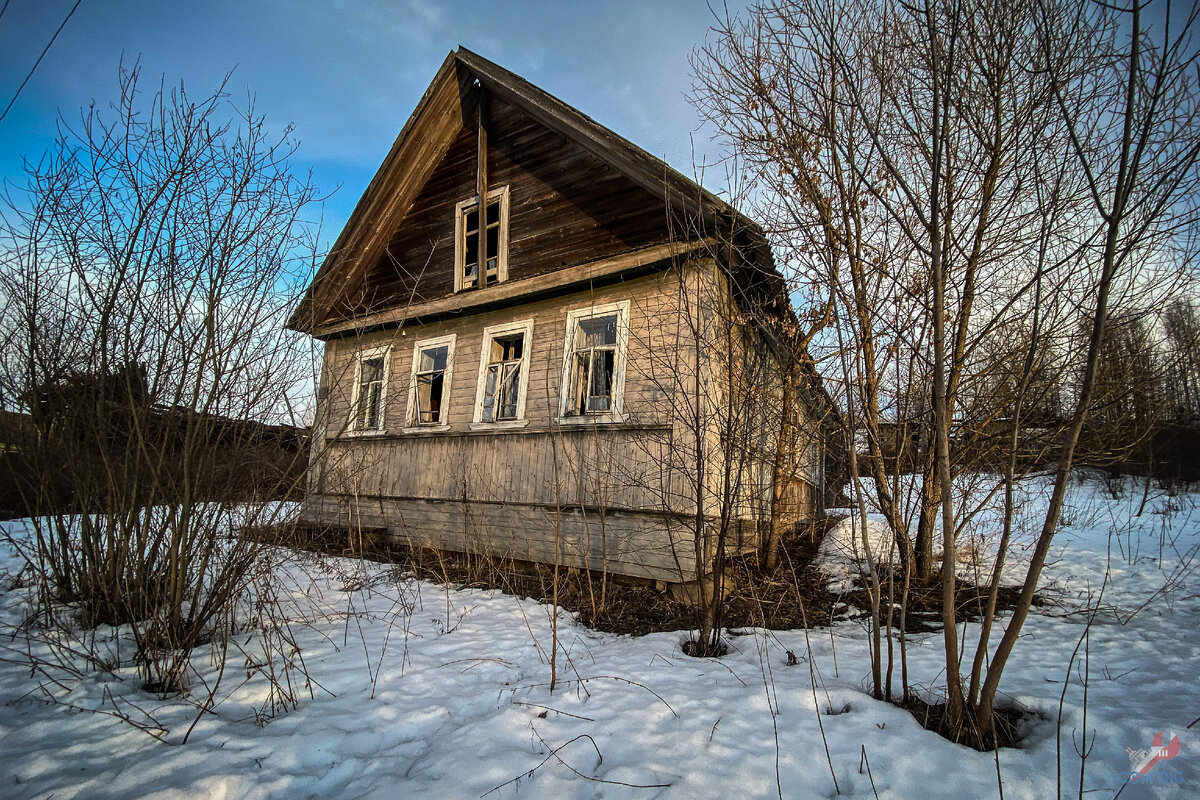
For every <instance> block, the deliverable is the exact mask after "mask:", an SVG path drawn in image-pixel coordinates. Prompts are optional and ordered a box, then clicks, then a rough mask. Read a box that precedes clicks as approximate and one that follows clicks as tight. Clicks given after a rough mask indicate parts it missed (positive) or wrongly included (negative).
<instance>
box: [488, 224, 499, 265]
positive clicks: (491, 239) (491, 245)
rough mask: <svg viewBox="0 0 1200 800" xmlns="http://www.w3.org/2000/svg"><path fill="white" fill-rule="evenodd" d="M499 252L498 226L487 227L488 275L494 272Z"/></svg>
mask: <svg viewBox="0 0 1200 800" xmlns="http://www.w3.org/2000/svg"><path fill="white" fill-rule="evenodd" d="M499 254H500V228H499V227H495V228H488V230H487V255H488V259H487V269H488V275H494V274H495V273H496V265H497V263H499V262H498V260H497V257H498V256H499Z"/></svg>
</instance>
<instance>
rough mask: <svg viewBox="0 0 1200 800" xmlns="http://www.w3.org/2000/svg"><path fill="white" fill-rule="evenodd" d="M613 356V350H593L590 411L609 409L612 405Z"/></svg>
mask: <svg viewBox="0 0 1200 800" xmlns="http://www.w3.org/2000/svg"><path fill="white" fill-rule="evenodd" d="M613 356H614V353H613V351H612V350H594V351H592V370H591V377H590V380H589V382H588V403H587V410H588V411H608V410H609V409H610V408H611V407H612V381H613Z"/></svg>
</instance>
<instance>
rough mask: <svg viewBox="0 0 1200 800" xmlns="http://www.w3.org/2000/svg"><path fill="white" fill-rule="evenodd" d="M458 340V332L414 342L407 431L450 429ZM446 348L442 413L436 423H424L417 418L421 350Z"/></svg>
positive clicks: (409, 381)
mask: <svg viewBox="0 0 1200 800" xmlns="http://www.w3.org/2000/svg"><path fill="white" fill-rule="evenodd" d="M457 341H458V335H457V334H453V333H450V334H446V335H445V336H435V337H433V338H431V339H418V340H417V341H415V342H413V354H412V367H411V369H410V370H409V376H408V409H407V411H406V413H405V418H404V419H405V427H404V432H405V433H438V432H441V431H448V430H450V421H449V419H448V418H447V417H448V415H449V412H450V387H451V385H452V383H453V378H454V347H455V344H456V343H457ZM443 346H444V347H445V348H446V369H445V370H444V375H445V377H444V378H443V379H442V414H441V419H440V420H438V422H436V423H432V424H422V423H421V421H420V420H419V419H418V418H417V365H418V364H419V363H420V359H421V351H423V350H431V349H433V348H437V347H443Z"/></svg>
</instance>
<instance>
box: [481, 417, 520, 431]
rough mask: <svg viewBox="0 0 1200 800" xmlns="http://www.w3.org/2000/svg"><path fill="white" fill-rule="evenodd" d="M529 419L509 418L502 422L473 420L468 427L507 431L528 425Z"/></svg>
mask: <svg viewBox="0 0 1200 800" xmlns="http://www.w3.org/2000/svg"><path fill="white" fill-rule="evenodd" d="M528 425H529V420H527V419H507V420H502V421H500V422H472V423H471V424H470V425H469V426H468V427H469V428H470V429H471V430H473V431H506V430H512V429H514V428H525V427H528Z"/></svg>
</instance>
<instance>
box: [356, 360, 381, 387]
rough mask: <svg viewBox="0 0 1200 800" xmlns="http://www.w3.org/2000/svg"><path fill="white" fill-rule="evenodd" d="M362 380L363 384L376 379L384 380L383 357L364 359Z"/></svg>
mask: <svg viewBox="0 0 1200 800" xmlns="http://www.w3.org/2000/svg"><path fill="white" fill-rule="evenodd" d="M360 377H361V378H362V380H361V381H360V385H361V386H366V385H367V384H369V383H372V382H374V381H381V380H383V357H382V356H377V357H375V358H364V359H363V360H362V372H361V374H360Z"/></svg>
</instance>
